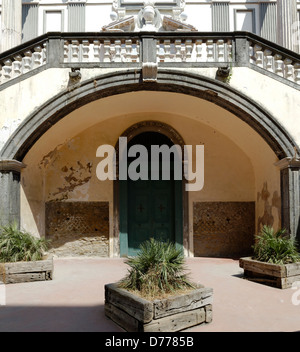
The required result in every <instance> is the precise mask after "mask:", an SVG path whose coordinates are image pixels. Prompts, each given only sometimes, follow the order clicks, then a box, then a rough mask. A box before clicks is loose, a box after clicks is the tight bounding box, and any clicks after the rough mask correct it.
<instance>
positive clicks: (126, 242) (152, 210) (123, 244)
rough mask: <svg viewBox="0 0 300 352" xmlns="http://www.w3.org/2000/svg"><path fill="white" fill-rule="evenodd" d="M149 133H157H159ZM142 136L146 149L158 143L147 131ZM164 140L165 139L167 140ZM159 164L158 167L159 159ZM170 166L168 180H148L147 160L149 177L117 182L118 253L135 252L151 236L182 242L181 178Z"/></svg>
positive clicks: (123, 254)
mask: <svg viewBox="0 0 300 352" xmlns="http://www.w3.org/2000/svg"><path fill="white" fill-rule="evenodd" d="M146 134H147V133H146ZM148 134H149V133H148ZM152 134H155V135H159V133H152ZM144 135H145V133H144ZM139 136H140V135H139ZM144 137H145V136H143V137H140V140H139V143H140V144H143V145H145V146H146V147H147V148H148V151H149V146H151V144H152V145H155V144H159V140H158V139H156V140H154V141H153V139H152V137H151V136H149V135H148V136H146V137H147V138H144ZM148 137H149V138H148ZM150 137H151V138H150ZM163 137H164V138H167V137H165V136H163ZM156 138H157V136H156ZM145 141H146V142H145ZM164 141H165V143H166V140H164ZM147 143H148V144H147ZM132 144H134V143H132ZM136 144H138V143H137V142H136ZM130 162H131V160H128V165H129V163H130ZM159 166H160V170H161V167H162V163H161V162H160V165H159ZM173 170H174V167H173V165H171V179H170V180H161V179H160V180H150V178H151V162H149V164H148V175H149V180H148V181H141V180H137V181H132V180H127V181H122V182H120V254H121V256H127V255H129V256H134V255H136V254H137V253H138V251H139V247H140V245H141V244H142V243H143V242H145V241H146V240H149V239H150V238H155V239H157V240H162V241H170V242H175V243H176V244H177V245H179V246H181V245H182V231H183V229H182V219H181V218H182V215H183V214H182V193H181V187H178V185H182V182H181V181H174V177H173ZM160 178H161V173H160ZM122 197H123V198H122ZM175 199H176V202H175ZM175 214H176V216H175ZM175 223H176V224H177V225H176V226H175Z"/></svg>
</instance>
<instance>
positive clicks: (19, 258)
mask: <svg viewBox="0 0 300 352" xmlns="http://www.w3.org/2000/svg"><path fill="white" fill-rule="evenodd" d="M47 244H48V242H47V241H46V240H45V239H43V238H36V237H34V236H32V235H31V234H30V233H28V232H25V231H21V230H19V229H18V227H17V226H16V225H15V224H12V225H7V226H3V227H2V228H1V230H0V281H2V282H3V283H4V284H11V283H19V282H28V281H43V280H52V275H53V258H52V257H51V258H47V256H45V251H46V250H47Z"/></svg>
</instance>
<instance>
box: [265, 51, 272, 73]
mask: <svg viewBox="0 0 300 352" xmlns="http://www.w3.org/2000/svg"><path fill="white" fill-rule="evenodd" d="M264 57H265V68H266V70H267V71H270V72H273V56H272V51H271V50H268V49H266V50H265V51H264Z"/></svg>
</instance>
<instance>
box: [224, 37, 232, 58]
mask: <svg viewBox="0 0 300 352" xmlns="http://www.w3.org/2000/svg"><path fill="white" fill-rule="evenodd" d="M226 51H227V53H226V61H227V62H232V59H233V57H232V42H231V40H228V42H227V43H226Z"/></svg>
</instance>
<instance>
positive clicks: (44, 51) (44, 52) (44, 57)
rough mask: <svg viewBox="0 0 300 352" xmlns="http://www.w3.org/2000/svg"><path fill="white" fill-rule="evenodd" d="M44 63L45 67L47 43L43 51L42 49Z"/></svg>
mask: <svg viewBox="0 0 300 352" xmlns="http://www.w3.org/2000/svg"><path fill="white" fill-rule="evenodd" d="M42 56H43V58H42V63H43V65H44V64H46V63H47V42H45V43H44V44H43V49H42Z"/></svg>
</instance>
